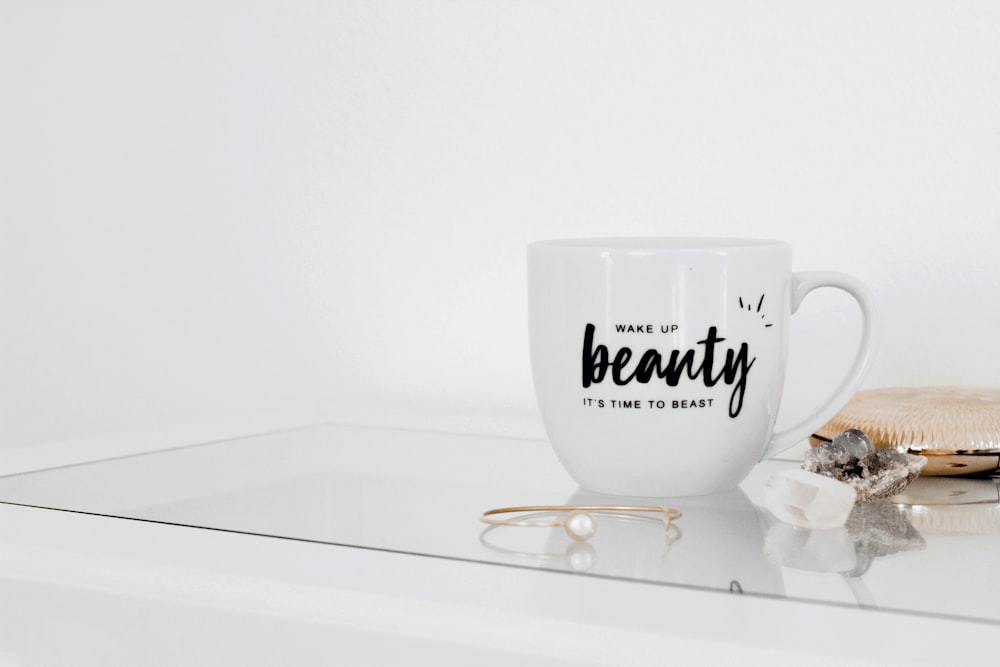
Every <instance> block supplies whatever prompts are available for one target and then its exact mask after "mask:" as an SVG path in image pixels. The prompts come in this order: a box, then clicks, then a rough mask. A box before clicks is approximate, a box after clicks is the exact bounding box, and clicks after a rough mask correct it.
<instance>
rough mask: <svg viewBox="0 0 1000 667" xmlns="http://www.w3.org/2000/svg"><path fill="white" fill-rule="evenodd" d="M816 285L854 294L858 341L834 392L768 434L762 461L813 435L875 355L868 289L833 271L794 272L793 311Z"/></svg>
mask: <svg viewBox="0 0 1000 667" xmlns="http://www.w3.org/2000/svg"><path fill="white" fill-rule="evenodd" d="M818 287H836V288H837V289H842V290H844V291H845V292H847V293H848V294H850V295H851V296H852V297H854V299H855V300H856V301H857V302H858V305H859V306H861V345H860V346H859V348H858V354H857V356H856V357H855V358H854V364H853V365H852V366H851V370H850V372H849V373H848V374H847V376H846V377H845V378H844V380H843V381H842V382H841V383H840V386H839V387H837V390H836V391H835V392H834V393H833V395H832V396H830V398H828V399H827V400H826V401H825V402H824V403H823V406H822V407H820V408H819V409H818V410H816V411H815V412H814V413H813V414H811V415H809V416H808V417H806V418H805V419H803V420H802V421H801V422H799V423H798V424H796V425H795V426H793V427H791V428H789V429H787V430H784V431H782V432H781V433H775V434H774V436H773V437H772V438H771V444H770V445H768V446H767V449H765V450H764V454H763V455H762V456H761V460H762V461H763V460H764V459H766V458H768V457H770V456H774V455H775V454H779V453H781V452H783V451H785V450H786V449H788V448H790V447H793V446H795V445H797V444H798V443H800V442H802V441H803V440H805V439H806V438H808V437H809V436H810V435H812V434H813V433H814V432H815V431H816V429H818V428H819V427H820V426H823V424H826V423H827V422H828V421H830V419H832V418H833V416H834V415H835V414H837V411H839V410H840V409H841V408H842V407H844V405H845V404H846V403H847V401H849V400H850V398H851V396H853V395H854V392H855V391H857V389H858V387H859V386H861V382H862V380H864V378H865V375H866V374H867V373H868V369H869V368H870V367H871V365H872V361H873V360H874V358H875V349H876V347H877V346H878V319H877V318H876V315H875V303H874V299H873V298H872V294H871V292H870V291H869V289H868V288H867V287H866V286H865V285H864V284H863V283H862V282H861V281H859V280H858V279H856V278H854V277H852V276H849V275H846V274H843V273H837V272H834V271H802V272H799V273H793V274H792V300H791V306H792V314H794V313H795V311H797V310H798V309H799V306H800V305H801V304H802V299H804V298H805V296H806V294H809V292H811V291H813V290H814V289H816V288H818Z"/></svg>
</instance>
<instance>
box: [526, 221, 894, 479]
mask: <svg viewBox="0 0 1000 667" xmlns="http://www.w3.org/2000/svg"><path fill="white" fill-rule="evenodd" d="M791 263H792V252H791V248H790V247H789V246H788V245H787V244H785V243H781V242H778V241H765V240H756V239H721V238H720V239H713V238H609V239H567V240H554V241H539V242H536V243H532V244H531V245H530V246H529V247H528V303H529V307H528V311H529V328H530V343H531V366H532V373H533V376H534V383H535V391H536V394H537V399H538V405H539V408H540V409H541V414H542V419H543V421H544V423H545V428H546V431H547V433H548V435H549V439H550V441H551V443H552V446H553V448H554V449H555V452H556V455H557V456H558V457H559V459H560V461H561V462H562V463H563V465H564V466H565V467H566V469H567V470H568V471H569V473H570V474H571V475H572V476H573V478H574V479H575V480H576V481H577V482H578V483H579V484H580V485H581V486H582V487H583V488H585V489H587V490H590V491H595V492H598V493H609V494H616V495H630V496H636V495H641V496H656V497H664V496H685V495H700V494H706V493H717V492H722V491H728V490H730V489H732V488H734V487H735V486H736V485H738V484H739V483H740V482H741V481H742V480H743V479H744V477H746V475H747V474H748V473H749V472H750V470H751V469H752V468H753V466H754V465H755V464H756V463H757V462H759V461H760V460H762V459H763V458H765V457H767V456H771V455H773V454H776V453H778V452H781V451H783V450H785V449H788V448H789V447H791V446H793V445H795V444H797V443H799V442H801V441H802V440H804V439H805V438H806V437H808V436H809V435H810V434H811V433H812V432H813V431H815V430H816V429H817V428H819V427H820V426H822V425H823V424H824V423H826V422H827V421H828V420H829V419H830V418H831V417H833V415H834V414H835V413H836V412H837V411H838V410H839V409H840V408H841V407H843V405H844V404H845V403H846V402H847V401H848V399H849V398H850V397H851V395H852V394H853V393H854V392H855V391H856V390H857V388H858V386H859V385H860V384H861V381H862V380H863V379H864V376H865V374H866V373H867V371H868V368H869V366H870V364H871V361H872V358H873V355H874V350H875V343H876V338H877V331H876V330H877V327H876V322H875V314H874V307H873V304H872V299H871V297H870V295H869V292H868V290H867V288H865V286H864V285H863V284H861V283H860V282H859V281H858V280H856V279H855V278H852V277H850V276H847V275H844V274H841V273H832V272H825V271H823V272H802V273H793V272H792V270H791ZM817 287H836V288H839V289H842V290H844V291H846V292H848V293H849V294H851V295H852V296H853V297H854V298H855V299H856V300H857V302H858V304H859V305H860V306H861V314H862V337H861V343H860V348H859V351H858V354H857V357H856V359H855V361H854V363H853V365H852V366H851V368H850V369H849V371H848V373H847V375H846V377H845V379H844V380H843V382H842V383H841V384H840V385H839V386H838V387H837V388H836V389H835V391H833V392H832V395H831V396H830V398H829V399H828V400H827V401H826V402H825V403H824V404H823V406H822V407H821V408H819V409H818V410H817V411H815V412H814V413H813V414H812V415H810V416H809V417H807V418H806V419H804V420H802V421H801V422H800V423H799V424H798V425H796V426H794V427H792V428H790V429H788V430H787V431H785V432H782V433H777V434H776V433H774V424H775V419H776V417H777V414H778V406H779V403H780V401H781V394H782V389H783V387H784V378H785V361H786V358H787V352H788V335H789V323H790V322H789V320H790V317H791V315H792V313H794V312H795V311H796V310H797V309H798V307H799V304H800V303H801V301H802V299H803V298H804V297H805V295H806V294H808V293H809V292H811V291H812V290H814V289H816V288H817Z"/></svg>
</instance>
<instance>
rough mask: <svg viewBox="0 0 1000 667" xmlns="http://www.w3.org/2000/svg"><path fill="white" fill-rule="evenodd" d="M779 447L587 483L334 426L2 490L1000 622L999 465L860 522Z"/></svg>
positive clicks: (6, 482) (516, 460)
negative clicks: (556, 512)
mask: <svg viewBox="0 0 1000 667" xmlns="http://www.w3.org/2000/svg"><path fill="white" fill-rule="evenodd" d="M798 465H799V462H797V461H795V460H790V459H789V460H770V461H766V462H764V463H762V464H760V465H759V466H757V468H756V469H755V470H754V471H753V472H752V473H751V475H750V476H749V477H748V478H747V480H746V481H744V483H743V484H742V485H741V486H740V487H739V488H738V489H736V490H734V491H732V492H729V493H725V494H719V495H712V496H703V497H687V498H673V499H648V498H620V497H609V496H598V495H595V494H590V493H587V492H584V491H582V490H580V489H579V488H578V487H577V486H576V484H575V483H574V482H573V481H572V480H571V479H570V478H569V476H568V475H567V474H566V473H565V471H563V469H562V468H561V466H560V465H559V463H558V461H557V460H556V459H555V456H554V455H553V453H552V452H551V450H550V449H549V447H548V445H547V444H546V443H544V442H540V441H533V440H518V439H508V438H496V437H487V436H475V435H463V434H445V433H434V432H421V431H408V430H394V429H384V428H367V427H355V426H338V425H327V426H319V427H312V428H308V429H301V430H293V431H284V432H280V433H273V434H266V435H259V436H254V437H248V438H240V439H235V440H228V441H222V442H214V443H206V444H201V445H195V446H189V447H183V448H178V449H173V450H168V451H162V452H155V453H151V454H143V455H136V456H130V457H124V458H119V459H112V460H106V461H99V462H95V463H88V464H82V465H74V466H67V467H63V468H54V469H50V470H43V471H38V472H32V473H26V474H20V475H12V476H8V477H2V478H0V502H4V503H9V504H18V505H27V506H33V507H43V508H50V509H57V510H65V511H72V512H81V513H88V514H98V515H106V516H111V517H120V518H123V519H133V520H141V521H152V522H161V523H167V524H176V525H183V526H192V527H198V528H206V529H214V530H224V531H234V532H241V533H249V534H254V535H262V536H268V537H273V538H281V539H294V540H307V541H311V542H318V543H327V544H335V545H342V546H349V547H355V548H360V549H378V550H386V551H394V552H401V553H408V554H415V555H421V556H430V557H439V558H451V559H460V560H468V561H476V562H484V563H491V564H496V565H505V566H516V567H530V568H540V569H545V570H552V571H557V572H564V573H572V574H579V575H585V576H597V577H607V578H614V579H621V580H628V581H632V582H641V583H645V584H650V585H666V586H670V585H674V586H686V587H695V588H702V589H706V590H712V591H719V592H723V593H726V594H742V595H763V596H773V597H784V598H789V599H794V600H802V601H810V602H817V603H826V604H838V605H851V606H859V607H866V608H878V609H883V610H888V611H893V612H903V613H911V614H922V615H934V616H943V617H951V618H960V619H967V620H970V621H975V622H983V623H988V624H1000V610H998V609H997V605H996V604H995V599H996V598H997V596H998V595H1000V583H998V582H997V578H996V577H995V576H993V575H994V567H995V563H997V562H998V560H1000V479H997V478H995V477H980V478H944V477H938V478H933V477H927V478H920V479H918V480H917V481H916V482H914V484H913V485H912V486H911V487H910V488H909V489H907V491H906V492H904V494H902V495H900V496H897V497H895V498H893V499H891V501H887V502H882V503H874V504H868V505H861V506H859V507H858V508H856V510H855V512H854V514H852V516H851V518H850V519H849V521H848V523H847V525H846V526H845V527H844V528H837V529H832V530H823V531H809V530H805V529H801V528H796V527H793V526H791V525H788V524H785V523H782V522H780V521H778V520H777V519H776V518H774V516H773V515H771V513H770V512H769V511H768V510H767V509H765V508H764V502H763V492H764V483H765V481H766V479H767V478H768V476H769V475H770V474H771V473H773V472H774V471H777V470H781V469H783V468H790V467H797V466H798ZM623 503H627V504H644V505H646V504H655V505H663V504H666V505H670V506H672V507H675V508H676V509H678V510H680V511H681V512H682V513H683V517H682V518H681V519H679V520H677V521H676V522H675V524H674V527H673V528H672V529H671V530H669V531H665V530H664V527H663V523H662V521H661V520H659V519H658V518H656V517H655V516H649V517H642V516H638V517H630V516H598V517H597V530H596V533H595V534H594V536H593V537H592V538H591V539H590V540H588V541H585V542H577V541H574V540H572V539H570V537H569V536H568V535H567V534H566V532H565V531H563V530H562V529H561V528H558V527H512V526H501V527H489V526H486V525H485V524H483V523H481V522H480V521H479V517H480V515H481V514H482V513H483V512H484V511H486V510H487V509H491V508H497V507H507V506H521V505H563V504H623Z"/></svg>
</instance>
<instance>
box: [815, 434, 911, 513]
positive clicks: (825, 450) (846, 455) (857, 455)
mask: <svg viewBox="0 0 1000 667" xmlns="http://www.w3.org/2000/svg"><path fill="white" fill-rule="evenodd" d="M926 463H927V458H926V457H923V456H915V455H913V454H904V453H902V452H898V451H896V450H894V449H878V448H876V447H875V446H874V445H873V444H872V441H871V440H870V439H869V438H868V436H866V435H865V434H864V433H862V432H861V431H859V430H857V429H850V430H848V431H844V432H843V433H841V434H839V435H837V436H836V437H835V438H834V439H833V441H831V442H823V443H821V444H819V445H818V446H816V447H814V448H812V449H810V450H809V451H807V452H806V455H805V460H804V462H803V464H802V468H803V469H804V470H808V471H809V472H814V473H818V474H820V475H824V476H826V477H831V478H833V479H836V480H839V481H841V482H846V483H847V484H850V485H851V486H852V487H854V490H855V491H857V494H858V498H857V500H858V502H859V503H863V502H868V501H870V500H876V499H878V498H888V497H889V496H893V495H895V494H897V493H900V492H901V491H902V490H903V489H905V488H906V487H907V486H909V484H910V482H912V481H913V480H915V479H916V478H917V476H918V475H920V470H921V469H922V468H923V467H924V465H926Z"/></svg>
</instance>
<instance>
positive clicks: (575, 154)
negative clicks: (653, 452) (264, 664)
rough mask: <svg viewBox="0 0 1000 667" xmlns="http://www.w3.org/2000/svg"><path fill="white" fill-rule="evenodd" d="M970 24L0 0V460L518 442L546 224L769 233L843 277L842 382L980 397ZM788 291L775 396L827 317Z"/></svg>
mask: <svg viewBox="0 0 1000 667" xmlns="http://www.w3.org/2000/svg"><path fill="white" fill-rule="evenodd" d="M998 45H1000V4H998V3H995V2H992V1H991V0H924V1H920V0H878V1H874V2H861V1H857V2H855V1H853V0H846V1H845V0H816V1H814V2H807V3H801V2H793V1H791V0H787V1H786V0H761V1H758V2H742V1H739V0H731V1H727V0H715V1H711V0H710V1H697V2H696V1H695V0H673V1H671V0H616V1H612V0H605V1H598V0H510V1H506V2H492V1H489V0H451V1H449V0H429V1H425V2H416V1H408V2H404V1H399V2H388V1H377V0H376V1H362V0H351V1H348V2H335V3H330V2H324V1H320V0H308V1H307V0H297V1H293V2H277V1H275V0H265V1H261V2H246V1H245V0H239V1H237V0H209V1H207V2H195V1H193V0H189V1H181V2H146V3H133V2H126V1H125V0H90V1H86V2H57V1H55V0H53V1H51V2H29V1H27V0H25V1H20V0H0V448H2V450H3V451H4V455H3V457H4V459H5V461H6V468H3V466H2V465H0V468H3V469H11V467H12V466H13V467H17V465H16V461H17V457H18V456H22V457H23V456H24V455H25V453H26V452H28V453H36V454H39V455H40V456H41V458H38V457H37V456H36V457H35V459H32V461H33V463H32V465H34V464H39V465H40V464H45V463H50V462H53V461H56V460H60V457H62V458H65V457H66V456H68V452H70V451H71V450H72V451H77V450H79V452H85V450H86V449H87V443H88V442H90V441H88V438H95V437H99V436H100V437H103V436H106V435H107V434H124V435H122V438H124V440H123V442H125V441H128V443H129V444H128V445H127V446H126V448H128V447H132V448H142V447H153V446H157V441H156V440H155V438H151V437H150V436H149V435H148V434H150V433H153V432H157V431H162V430H163V429H175V430H176V429H180V431H176V432H181V431H183V430H184V429H185V428H188V427H189V426H190V425H192V424H195V425H198V424H201V425H212V424H214V425H215V426H214V427H211V426H206V428H208V429H209V430H211V429H212V428H215V429H216V431H215V432H216V433H217V434H218V435H220V436H221V435H226V434H228V433H229V432H230V431H232V430H233V429H236V430H239V429H240V428H242V429H249V430H253V429H255V428H269V427H277V426H285V425H293V424H296V423H305V422H308V421H313V420H317V419H324V418H325V419H334V420H347V421H353V422H379V423H392V424H410V425H422V426H437V427H444V428H468V429H473V430H478V431H485V432H496V433H517V434H524V435H531V436H540V435H541V433H542V430H541V426H540V423H539V421H538V418H537V414H536V412H535V408H534V397H533V393H532V389H531V381H530V369H529V366H528V361H527V341H526V333H525V328H526V318H525V280H524V246H525V244H526V243H527V242H528V241H530V240H533V239H537V238H545V237H558V236H583V235H606V234H622V235H631V234H635V235H742V236H761V237H773V238H782V239H786V240H788V241H790V242H791V243H792V244H793V245H794V246H795V248H796V253H797V257H796V268H798V269H820V268H823V269H838V270H842V271H846V272H850V273H853V274H856V275H857V276H859V277H861V278H862V279H863V280H865V281H866V282H867V283H868V284H869V285H871V287H872V288H873V290H874V291H875V292H876V294H877V296H878V298H879V300H880V302H881V305H882V309H883V314H884V320H885V326H884V343H883V347H882V351H881V354H880V356H879V358H878V362H877V364H876V367H875V369H874V371H873V373H872V374H871V376H870V379H869V381H868V383H867V386H870V387H872V386H883V385H898V384H942V383H944V384H977V385H993V386H997V385H1000V380H998V378H1000V348H998V347H997V344H996V343H995V340H996V337H997V332H998V331H1000V46H998ZM800 312H801V314H800V315H799V316H798V317H797V318H796V320H797V321H796V324H795V327H796V328H795V331H794V334H793V350H792V363H793V369H792V371H791V377H790V380H789V391H788V398H787V400H786V408H787V409H790V410H793V411H796V410H798V411H801V410H804V409H805V408H807V407H809V406H810V405H812V404H813V403H815V402H817V401H818V400H819V394H820V393H821V392H822V389H823V387H825V386H826V385H827V384H829V383H831V382H832V381H833V380H834V379H835V378H836V377H837V375H838V371H839V368H840V367H842V366H843V365H844V364H846V363H847V361H848V360H849V359H850V357H851V355H852V352H851V351H850V349H849V348H850V346H851V345H852V344H853V341H854V340H855V339H856V334H855V333H854V328H855V326H856V324H857V322H856V314H855V309H854V307H853V306H852V304H851V303H850V302H849V301H848V300H847V299H846V297H843V298H842V297H839V296H838V295H837V294H831V295H824V296H820V295H813V296H812V297H810V299H809V300H808V301H807V302H806V305H805V306H804V307H803V309H802V311H800ZM831 350H832V351H831ZM220 424H223V426H219V425H220ZM196 430H197V429H196ZM206 432H207V431H206ZM137 434H146V435H145V436H141V435H137ZM77 455H79V456H87V455H89V454H87V453H78V454H77ZM29 458H30V456H29ZM12 461H13V462H14V463H12Z"/></svg>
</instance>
